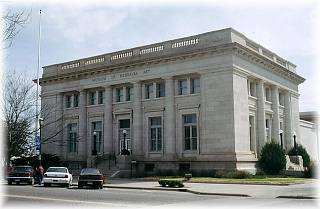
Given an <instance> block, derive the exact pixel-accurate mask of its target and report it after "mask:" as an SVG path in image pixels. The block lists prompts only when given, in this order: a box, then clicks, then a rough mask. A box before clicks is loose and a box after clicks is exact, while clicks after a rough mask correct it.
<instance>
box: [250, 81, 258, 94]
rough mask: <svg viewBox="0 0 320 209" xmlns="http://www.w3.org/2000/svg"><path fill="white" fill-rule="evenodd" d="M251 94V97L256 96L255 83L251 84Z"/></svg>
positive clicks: (251, 82)
mask: <svg viewBox="0 0 320 209" xmlns="http://www.w3.org/2000/svg"><path fill="white" fill-rule="evenodd" d="M249 94H250V96H253V97H255V96H256V84H255V82H253V81H250V82H249Z"/></svg>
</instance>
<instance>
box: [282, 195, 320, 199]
mask: <svg viewBox="0 0 320 209" xmlns="http://www.w3.org/2000/svg"><path fill="white" fill-rule="evenodd" d="M276 198H287V199H319V198H318V197H306V196H285V195H281V196H278V197H276Z"/></svg>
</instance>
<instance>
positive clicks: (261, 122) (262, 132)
mask: <svg viewBox="0 0 320 209" xmlns="http://www.w3.org/2000/svg"><path fill="white" fill-rule="evenodd" d="M264 94H265V91H264V82H263V81H262V80H259V81H258V85H257V98H258V103H257V106H258V108H257V116H258V117H257V126H258V134H257V137H258V153H260V151H261V149H262V147H263V146H264V144H265V142H266V116H265V110H264V106H265V98H264Z"/></svg>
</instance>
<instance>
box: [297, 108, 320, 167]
mask: <svg viewBox="0 0 320 209" xmlns="http://www.w3.org/2000/svg"><path fill="white" fill-rule="evenodd" d="M319 118H320V114H319V113H318V112H315V111H311V112H300V134H301V138H300V139H298V142H297V143H298V144H302V145H303V146H304V147H305V148H306V150H307V152H308V153H309V155H310V157H311V160H312V161H316V162H319V160H320V154H319V150H320V144H319Z"/></svg>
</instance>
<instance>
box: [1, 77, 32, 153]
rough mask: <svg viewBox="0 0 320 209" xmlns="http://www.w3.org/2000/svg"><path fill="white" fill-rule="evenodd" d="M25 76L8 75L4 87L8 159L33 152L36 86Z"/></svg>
mask: <svg viewBox="0 0 320 209" xmlns="http://www.w3.org/2000/svg"><path fill="white" fill-rule="evenodd" d="M30 80H31V79H30ZM30 80H29V79H26V78H25V76H22V75H17V74H15V73H14V72H13V73H11V74H7V76H6V79H5V86H4V91H3V92H4V100H3V101H4V104H3V105H2V107H3V108H4V110H3V112H4V117H5V124H6V131H7V149H8V150H7V152H8V153H7V157H8V158H9V159H10V157H12V156H22V155H29V154H31V152H32V150H33V149H32V147H33V146H34V144H33V140H32V138H33V133H34V130H33V129H34V126H33V124H34V117H35V102H36V98H35V89H34V87H35V85H34V84H33V83H32V82H30Z"/></svg>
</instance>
